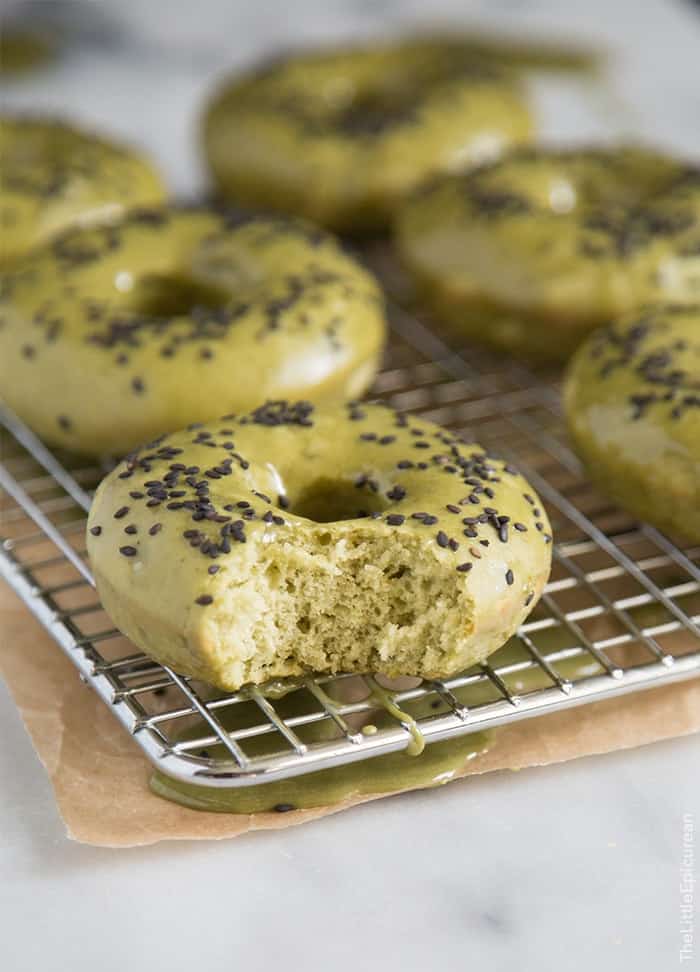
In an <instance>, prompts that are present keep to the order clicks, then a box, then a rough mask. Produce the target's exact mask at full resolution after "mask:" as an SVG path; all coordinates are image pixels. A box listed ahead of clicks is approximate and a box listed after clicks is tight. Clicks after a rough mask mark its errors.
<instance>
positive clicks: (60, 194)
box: [0, 116, 165, 264]
mask: <svg viewBox="0 0 700 972" xmlns="http://www.w3.org/2000/svg"><path fill="white" fill-rule="evenodd" d="M0 158H1V159H2V164H1V165H0V263H3V264H4V263H6V262H7V261H9V260H11V259H13V258H14V257H16V256H17V255H18V254H20V253H22V252H24V251H26V250H29V249H30V248H31V247H34V246H36V245H37V244H40V243H43V242H45V241H46V240H47V239H48V238H49V237H50V236H53V235H54V234H56V233H58V232H60V231H62V230H65V229H68V228H69V227H71V226H76V225H82V226H86V225H90V224H94V223H97V222H101V221H106V220H109V221H113V220H115V219H118V218H119V216H121V215H122V214H123V213H124V212H125V210H127V209H128V208H129V207H131V206H144V205H155V204H157V203H160V202H162V201H163V199H164V198H165V189H164V186H163V184H162V182H161V180H160V177H159V176H158V175H157V173H156V172H155V170H154V169H153V167H152V166H151V165H149V164H148V163H147V162H145V161H144V160H143V159H142V158H140V157H139V156H138V155H137V154H135V153H134V152H132V151H131V150H130V149H127V148H125V147H124V146H122V145H117V144H115V143H114V142H107V141H105V140H103V139H100V138H97V137H95V136H94V135H91V134H88V133H86V132H83V131H79V130H78V129H76V128H71V127H70V126H68V125H64V124H62V123H60V122H57V121H52V120H49V119H40V118H11V117H5V116H0Z"/></svg>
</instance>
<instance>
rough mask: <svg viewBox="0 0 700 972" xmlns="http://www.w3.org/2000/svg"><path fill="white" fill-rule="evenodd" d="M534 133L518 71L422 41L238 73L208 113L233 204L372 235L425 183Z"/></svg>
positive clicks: (222, 187)
mask: <svg viewBox="0 0 700 972" xmlns="http://www.w3.org/2000/svg"><path fill="white" fill-rule="evenodd" d="M531 129H532V121H531V118H530V112H529V110H528V107H527V104H526V99H525V95H524V93H523V91H522V90H521V88H520V85H519V79H518V77H517V75H516V74H515V73H514V72H512V71H509V70H506V69H505V68H502V67H498V66H497V65H496V64H494V62H493V60H487V59H485V58H484V57H482V56H477V55H475V53H474V51H473V50H472V49H471V48H470V47H469V46H468V45H467V46H466V47H465V45H463V44H460V43H449V42H430V41H421V42H418V41H412V42H402V43H398V44H385V45H379V46H372V47H367V48H352V49H347V50H336V51H330V52H312V53H308V54H302V55H297V56H292V57H289V58H284V59H280V60H276V61H274V62H272V63H271V64H270V63H268V64H267V65H265V66H262V67H260V68H259V69H257V70H253V71H252V72H249V73H248V74H245V75H242V76H238V77H234V78H233V79H232V80H230V81H228V82H225V83H224V85H223V86H222V87H221V88H220V89H219V91H218V92H217V93H216V94H215V96H214V98H213V100H212V101H211V102H210V104H209V105H208V108H207V110H206V114H205V118H204V148H205V153H206V157H207V160H208V163H209V167H210V169H211V173H212V176H213V180H214V183H215V185H216V188H217V189H218V191H219V192H220V193H221V194H222V195H223V196H224V197H226V198H227V199H229V200H233V201H235V202H237V203H240V204H242V205H246V206H252V207H261V208H266V209H274V210H279V211H282V212H288V213H297V214H300V215H303V216H306V217H308V218H310V219H313V220H314V221H316V222H318V223H321V224H324V225H326V226H329V227H331V228H333V229H336V230H342V231H358V230H361V231H366V230H375V229H381V228H383V227H385V226H386V225H387V224H388V222H389V218H390V216H391V214H392V212H393V210H394V208H395V206H396V203H397V201H398V200H399V199H400V198H401V197H402V196H403V195H405V193H406V192H407V191H409V190H411V189H413V188H414V187H415V186H416V185H417V184H418V183H420V182H422V181H423V180H424V179H425V177H426V176H428V175H430V174H432V173H434V172H436V171H445V170H452V169H455V168H463V167H464V166H465V165H469V164H473V163H474V162H476V161H484V160H485V159H487V158H494V157H495V156H496V155H498V154H499V153H500V152H501V151H502V150H503V149H504V148H506V147H507V146H509V145H511V144H513V143H516V142H521V141H523V140H526V139H528V138H529V137H530V135H531Z"/></svg>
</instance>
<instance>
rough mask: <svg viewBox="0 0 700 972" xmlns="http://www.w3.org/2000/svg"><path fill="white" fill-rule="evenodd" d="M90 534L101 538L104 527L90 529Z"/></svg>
mask: <svg viewBox="0 0 700 972" xmlns="http://www.w3.org/2000/svg"><path fill="white" fill-rule="evenodd" d="M90 533H91V534H92V535H93V537H99V535H100V534H101V533H102V527H101V526H94V527H90Z"/></svg>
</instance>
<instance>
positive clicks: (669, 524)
mask: <svg viewBox="0 0 700 972" xmlns="http://www.w3.org/2000/svg"><path fill="white" fill-rule="evenodd" d="M564 404H565V410H566V417H567V422H568V427H569V432H570V434H571V437H572V439H573V442H574V446H575V448H576V451H577V452H578V454H579V456H580V457H581V459H582V460H583V462H584V464H585V466H586V469H587V471H588V473H589V475H590V476H591V478H592V479H593V481H594V482H595V483H597V484H598V485H599V486H600V488H601V489H602V490H603V491H605V492H607V493H608V494H609V495H610V496H612V497H613V499H615V500H616V502H618V503H619V504H620V505H621V506H622V507H624V508H626V509H628V510H630V511H631V512H632V513H634V515H635V516H638V517H639V518H640V519H642V520H646V521H648V522H649V523H652V524H654V525H655V526H658V527H660V528H661V529H662V530H668V531H671V532H672V533H679V534H680V535H681V536H683V537H687V538H688V539H691V540H694V541H700V306H697V305H696V306H695V307H686V308H683V307H680V306H668V307H657V308H654V309H651V310H648V311H646V312H644V313H642V314H634V315H632V316H630V317H627V318H626V319H624V320H622V321H619V322H616V323H615V324H613V325H611V326H609V327H607V328H604V329H602V330H600V331H598V332H597V333H596V334H594V335H593V336H592V337H591V338H590V339H589V340H588V342H587V343H586V344H585V345H584V346H583V347H582V348H581V349H580V350H579V351H578V353H577V354H576V356H575V357H574V359H573V361H572V362H571V364H570V366H569V371H568V374H567V378H566V383H565V387H564Z"/></svg>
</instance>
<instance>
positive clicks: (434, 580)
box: [207, 507, 474, 686]
mask: <svg viewBox="0 0 700 972" xmlns="http://www.w3.org/2000/svg"><path fill="white" fill-rule="evenodd" d="M317 509H320V510H322V511H326V512H327V511H328V507H317ZM373 527H374V528H373ZM256 548H257V549H256V550H255V551H251V554H252V555H254V556H252V557H251V560H250V562H249V566H248V569H247V571H246V573H245V575H241V576H238V577H229V578H228V580H227V581H226V586H225V587H223V590H221V592H220V593H219V595H218V596H217V598H216V600H215V603H216V604H217V609H216V610H215V611H214V612H212V615H211V616H210V617H209V619H208V635H207V642H208V644H209V648H210V651H211V650H213V651H214V652H215V653H216V656H217V668H218V670H219V678H220V680H221V683H222V684H224V685H226V684H228V685H231V686H237V685H241V684H243V683H246V682H256V683H259V682H264V681H265V680H267V679H268V678H271V677H275V678H278V677H282V676H286V675H299V674H303V673H305V672H313V671H331V672H366V671H373V672H381V673H384V674H386V675H390V676H398V675H407V674H408V675H416V676H421V677H435V676H437V675H438V674H439V673H442V674H444V673H445V672H449V671H453V670H456V669H457V668H458V667H459V664H458V659H459V653H460V652H461V651H463V650H464V645H465V640H467V639H469V638H470V636H471V635H472V634H473V629H474V621H473V601H472V600H471V598H470V597H469V595H468V593H467V592H466V591H465V582H464V579H463V577H462V575H460V574H459V573H458V572H457V571H455V570H454V566H452V565H451V564H444V565H443V563H442V562H441V560H440V558H439V557H435V555H434V554H433V553H432V551H431V550H426V547H425V544H423V543H421V542H420V541H419V540H418V539H417V538H416V537H415V536H412V535H410V534H408V533H402V532H401V531H400V530H396V529H391V528H387V527H386V526H385V525H383V524H379V523H378V524H376V525H375V524H372V526H370V522H367V523H366V524H364V523H363V525H360V524H358V523H352V524H351V523H348V525H347V530H346V531H345V532H344V533H343V535H341V536H340V537H338V532H337V528H336V530H335V531H334V533H333V534H331V532H330V531H329V530H328V529H324V527H323V525H322V523H319V524H314V523H309V525H308V527H300V528H299V529H297V530H295V531H294V536H293V537H292V538H290V539H289V540H287V541H282V540H281V539H277V538H275V539H273V540H272V541H271V542H269V543H258V544H256ZM229 631H235V637H236V651H235V654H234V657H231V656H230V655H229V652H228V651H227V642H228V638H229V635H228V632H229ZM227 656H228V657H227Z"/></svg>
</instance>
